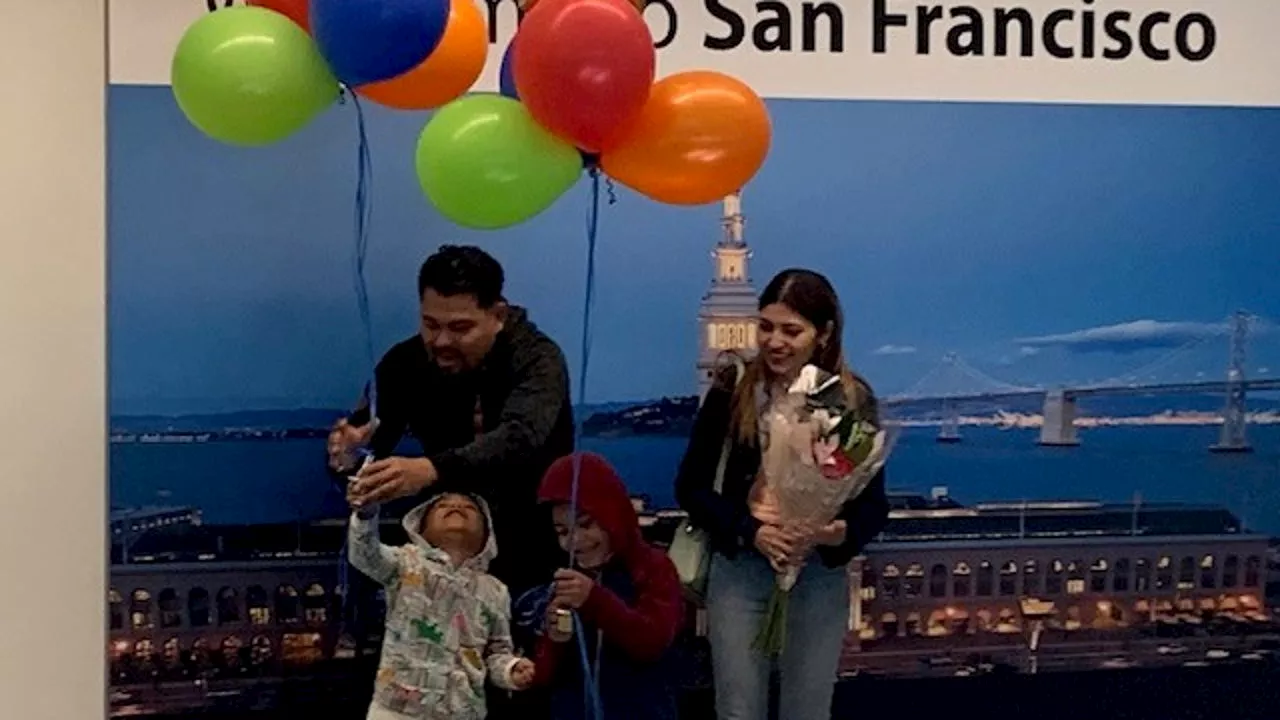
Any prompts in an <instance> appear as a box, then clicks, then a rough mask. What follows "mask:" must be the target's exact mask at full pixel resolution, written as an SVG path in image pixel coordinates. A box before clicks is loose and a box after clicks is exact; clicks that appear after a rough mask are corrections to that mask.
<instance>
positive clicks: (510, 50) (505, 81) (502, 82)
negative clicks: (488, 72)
mask: <svg viewBox="0 0 1280 720" xmlns="http://www.w3.org/2000/svg"><path fill="white" fill-rule="evenodd" d="M515 47H516V39H515V38H511V42H509V43H507V51H506V52H505V53H503V54H502V68H501V69H500V70H499V71H498V92H500V93H502V94H503V95H506V96H507V97H509V98H511V99H513V100H519V99H520V93H518V92H516V72H515V68H513V67H512V62H511V61H512V58H514V57H515V52H514V51H515Z"/></svg>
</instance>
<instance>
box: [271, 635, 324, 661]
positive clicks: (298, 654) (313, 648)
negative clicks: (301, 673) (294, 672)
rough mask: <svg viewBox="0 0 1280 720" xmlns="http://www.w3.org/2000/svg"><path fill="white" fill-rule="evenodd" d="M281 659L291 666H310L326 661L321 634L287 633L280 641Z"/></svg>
mask: <svg viewBox="0 0 1280 720" xmlns="http://www.w3.org/2000/svg"><path fill="white" fill-rule="evenodd" d="M280 659H281V660H283V661H284V662H286V663H289V664H291V665H309V664H311V663H315V662H319V661H321V660H323V659H324V646H323V645H322V644H321V638H320V633H285V635H284V637H282V638H281V639H280Z"/></svg>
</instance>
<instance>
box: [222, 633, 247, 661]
mask: <svg viewBox="0 0 1280 720" xmlns="http://www.w3.org/2000/svg"><path fill="white" fill-rule="evenodd" d="M243 647H244V642H243V641H242V640H241V639H240V638H238V637H236V636H235V635H229V636H227V638H226V639H224V640H223V641H222V653H221V656H222V663H223V665H224V666H226V667H228V668H238V667H240V666H241V662H240V650H241V649H242V648H243Z"/></svg>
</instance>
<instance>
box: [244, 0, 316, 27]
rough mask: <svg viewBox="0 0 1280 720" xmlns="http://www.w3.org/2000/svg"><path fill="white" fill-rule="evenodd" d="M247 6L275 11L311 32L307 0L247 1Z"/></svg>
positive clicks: (309, 10)
mask: <svg viewBox="0 0 1280 720" xmlns="http://www.w3.org/2000/svg"><path fill="white" fill-rule="evenodd" d="M248 4H249V5H255V6H257V7H263V8H266V9H268V10H275V11H276V12H278V13H280V14H281V15H284V16H285V17H287V18H289V19H290V20H292V21H294V22H296V23H298V27H300V28H302V29H303V30H306V31H307V32H311V9H310V2H309V0H249V3H248Z"/></svg>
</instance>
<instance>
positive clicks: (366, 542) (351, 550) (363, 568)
mask: <svg viewBox="0 0 1280 720" xmlns="http://www.w3.org/2000/svg"><path fill="white" fill-rule="evenodd" d="M347 556H348V557H349V558H351V564H352V565H353V566H355V568H356V569H357V570H359V571H360V572H362V573H364V574H365V575H368V576H369V577H370V578H372V579H373V580H375V581H377V582H379V583H382V584H383V585H390V584H391V583H392V581H394V580H395V579H396V576H397V575H399V574H400V551H399V550H396V549H395V548H392V547H388V546H386V545H383V544H382V541H381V540H380V539H378V508H377V506H374V507H373V508H372V509H369V510H355V511H353V512H352V513H351V524H350V526H349V527H348V528H347Z"/></svg>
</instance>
